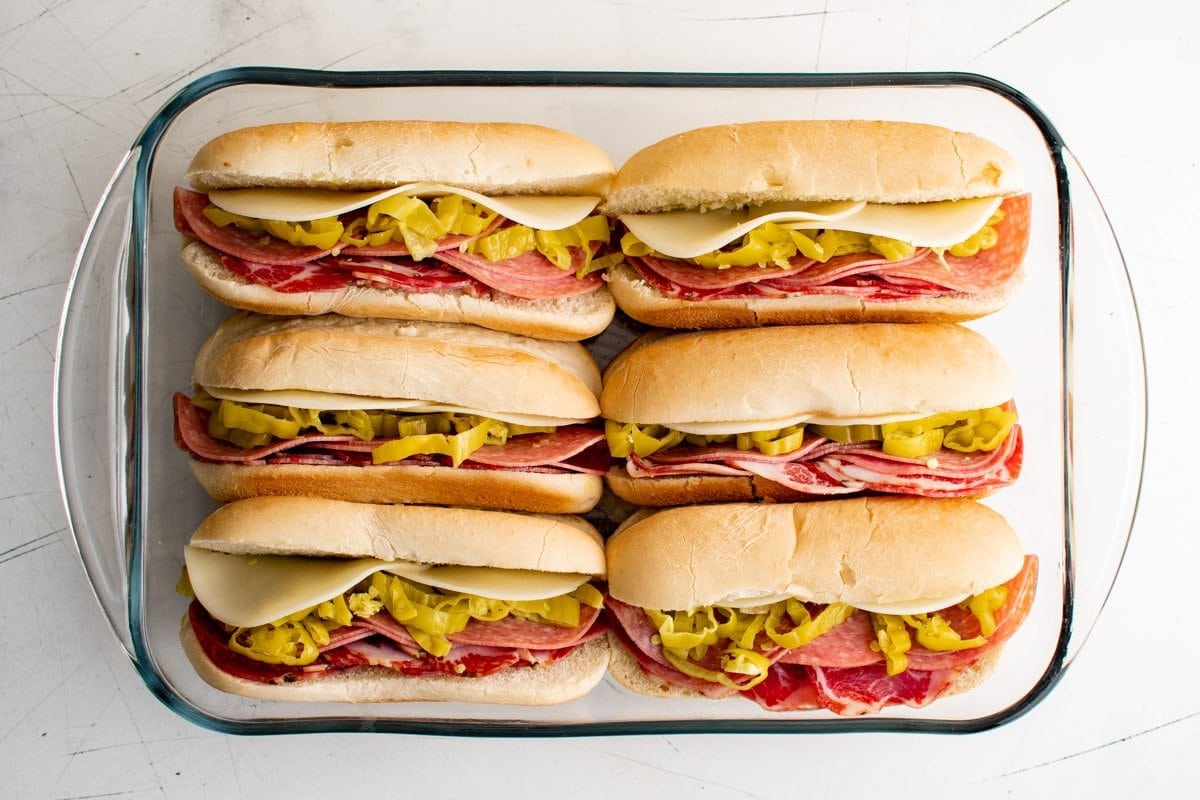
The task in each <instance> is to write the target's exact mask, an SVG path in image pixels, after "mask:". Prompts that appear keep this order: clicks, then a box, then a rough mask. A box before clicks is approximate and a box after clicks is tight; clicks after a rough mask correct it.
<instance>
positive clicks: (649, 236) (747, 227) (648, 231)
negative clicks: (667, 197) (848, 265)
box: [621, 200, 866, 258]
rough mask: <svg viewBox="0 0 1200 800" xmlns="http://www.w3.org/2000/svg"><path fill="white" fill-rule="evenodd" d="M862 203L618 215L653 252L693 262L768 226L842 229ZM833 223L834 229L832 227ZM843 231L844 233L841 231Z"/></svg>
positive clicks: (794, 204) (844, 202)
mask: <svg viewBox="0 0 1200 800" xmlns="http://www.w3.org/2000/svg"><path fill="white" fill-rule="evenodd" d="M865 205H866V203H862V202H857V203H856V202H853V201H850V200H846V201H841V202H830V203H772V204H770V205H764V206H755V207H754V208H750V209H745V210H739V211H726V210H720V209H718V210H714V211H703V212H701V211H664V212H661V213H658V214H622V215H621V222H623V223H625V227H626V228H628V229H629V231H630V232H631V233H632V234H633V235H634V236H636V237H638V238H639V239H641V240H642V241H643V242H645V243H646V244H647V245H649V246H650V247H652V248H653V249H654V250H657V251H658V252H660V253H662V254H663V255H665V256H670V257H671V258H695V257H696V256H699V255H703V254H705V253H711V252H712V251H713V250H717V249H718V248H721V247H724V246H725V245H727V244H729V243H730V242H732V241H733V240H735V239H740V238H741V237H742V236H745V235H746V234H747V233H749V232H750V231H752V230H754V229H755V228H757V227H758V226H759V225H764V224H766V223H768V222H775V223H779V224H785V223H786V227H796V225H792V224H791V223H811V224H812V225H813V226H815V227H818V228H826V227H837V228H839V229H843V228H842V225H841V223H842V220H844V219H846V218H847V217H848V216H850V215H852V214H854V213H855V212H857V211H859V210H861V209H862V207H863V206H865ZM835 223H836V225H835ZM843 230H844V229H843Z"/></svg>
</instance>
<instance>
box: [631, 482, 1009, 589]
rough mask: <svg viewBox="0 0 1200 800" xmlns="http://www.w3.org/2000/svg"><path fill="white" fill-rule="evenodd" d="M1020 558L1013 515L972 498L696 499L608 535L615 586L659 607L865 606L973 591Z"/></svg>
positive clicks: (998, 578)
mask: <svg viewBox="0 0 1200 800" xmlns="http://www.w3.org/2000/svg"><path fill="white" fill-rule="evenodd" d="M1023 558H1024V556H1023V552H1022V549H1021V545H1020V543H1019V542H1018V541H1017V537H1016V534H1014V533H1013V530H1012V528H1010V527H1009V525H1008V523H1007V522H1006V521H1005V520H1004V518H1003V517H1002V516H1000V515H999V514H998V513H996V512H995V511H992V510H991V509H990V508H988V507H986V506H983V505H980V504H978V503H976V502H974V501H971V500H957V499H953V500H931V499H927V498H855V499H850V500H832V501H826V502H812V503H798V504H778V505H772V504H744V503H737V504H730V505H713V506H687V507H682V508H671V509H666V510H663V511H659V512H655V513H652V514H649V515H646V516H641V517H635V518H631V520H630V521H627V522H626V524H625V525H624V526H623V527H622V528H621V529H619V530H618V531H617V533H616V534H614V535H613V537H612V538H611V539H609V542H608V569H609V574H608V588H609V592H610V593H611V594H612V596H613V597H615V598H617V599H618V600H620V601H622V602H625V603H630V604H632V605H636V606H640V607H643V608H656V609H670V610H681V609H689V608H695V607H697V606H703V605H720V604H723V603H726V602H729V601H732V600H738V599H745V598H760V597H768V596H772V595H788V596H792V597H797V598H799V599H801V600H804V601H811V602H816V603H832V602H843V603H849V604H850V605H852V606H856V607H858V606H864V605H866V606H870V605H881V604H890V603H904V602H919V601H923V600H935V599H939V598H946V597H952V596H954V595H958V594H975V593H978V592H981V591H983V590H984V589H988V588H991V587H993V586H997V585H999V584H1001V583H1004V582H1005V581H1007V580H1009V579H1010V578H1012V577H1013V576H1014V575H1016V574H1017V573H1018V572H1019V571H1020V569H1021V565H1022V561H1023Z"/></svg>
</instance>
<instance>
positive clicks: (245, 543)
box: [190, 497, 605, 575]
mask: <svg viewBox="0 0 1200 800" xmlns="http://www.w3.org/2000/svg"><path fill="white" fill-rule="evenodd" d="M190 544H191V545H192V546H194V547H201V548H204V549H207V550H216V551H218V552H222V553H231V554H234V555H248V554H259V555H294V556H312V557H344V558H380V559H383V560H385V561H399V560H403V561H416V562H420V563H423V564H450V565H455V566H469V567H502V568H505V569H530V570H540V571H544V572H574V573H579V574H585V575H604V572H605V562H604V547H603V545H602V544H601V539H600V534H599V533H598V532H597V531H596V529H595V528H593V527H592V526H591V525H589V524H588V523H587V522H585V521H584V520H583V519H581V518H579V517H567V516H549V515H533V514H514V513H509V512H504V511H483V510H479V509H470V508H445V507H442V506H405V505H388V506H383V505H370V504H368V503H348V502H345V501H342V500H320V499H316V498H311V497H252V498H249V499H246V500H238V501H236V502H233V503H228V504H226V505H223V506H221V507H220V508H218V509H217V510H216V511H214V512H213V513H212V514H210V515H209V516H208V518H207V519H205V520H204V522H202V523H200V527H199V528H197V529H196V532H195V533H194V534H193V535H192V539H191V542H190Z"/></svg>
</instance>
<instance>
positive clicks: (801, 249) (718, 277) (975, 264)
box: [621, 194, 1031, 301]
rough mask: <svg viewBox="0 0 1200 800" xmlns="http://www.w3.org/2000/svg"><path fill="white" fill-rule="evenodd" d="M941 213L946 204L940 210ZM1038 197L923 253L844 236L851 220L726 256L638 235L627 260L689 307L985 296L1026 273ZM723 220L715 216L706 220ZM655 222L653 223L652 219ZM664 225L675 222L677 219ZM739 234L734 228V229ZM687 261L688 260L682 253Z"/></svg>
mask: <svg viewBox="0 0 1200 800" xmlns="http://www.w3.org/2000/svg"><path fill="white" fill-rule="evenodd" d="M936 205H940V204H936ZM1030 208H1031V202H1030V196H1029V195H1028V194H1021V195H1014V196H1011V197H1005V198H1003V200H1002V201H1001V202H999V204H998V206H997V207H996V208H995V210H994V211H993V212H992V213H991V216H989V217H987V218H986V222H984V224H983V225H982V226H981V227H978V228H976V229H973V232H966V233H967V235H964V236H963V237H962V238H961V239H953V240H948V241H942V242H938V241H937V240H936V237H934V238H932V239H930V240H929V241H930V242H932V243H927V244H921V243H920V242H922V241H924V240H925V238H924V237H921V236H917V235H908V236H907V237H905V236H904V234H903V233H902V232H901V231H898V230H895V229H894V228H893V227H890V226H889V227H886V228H880V229H879V230H886V231H887V234H888V235H881V234H877V233H872V232H871V231H870V228H871V226H869V225H861V226H855V227H858V228H862V229H863V230H844V229H842V228H840V227H838V226H839V225H840V224H846V223H845V221H844V220H839V219H830V220H828V221H825V222H821V223H820V224H822V225H828V226H829V227H816V228H814V227H813V225H814V224H817V223H814V222H813V221H805V222H793V223H788V222H786V221H777V222H775V221H771V222H765V223H763V224H761V225H758V226H756V227H754V228H752V229H750V230H749V231H747V232H746V233H744V234H742V235H740V236H739V237H738V238H736V239H735V240H733V241H730V242H728V243H726V244H725V245H723V246H722V247H720V248H718V249H715V250H712V251H709V252H706V253H702V254H698V255H694V256H690V257H687V258H680V257H674V256H669V255H667V254H665V253H663V252H662V251H660V250H658V249H656V248H655V247H654V246H653V243H650V242H645V241H643V240H642V239H641V238H639V236H638V235H636V233H634V232H633V230H632V229H631V230H628V231H627V232H626V233H625V234H624V235H623V236H622V238H621V249H622V252H623V253H624V255H625V257H626V260H627V261H628V262H629V263H630V265H631V266H632V267H633V269H634V270H635V271H636V272H637V274H638V275H639V276H640V277H641V278H642V279H643V280H644V281H646V282H647V283H648V284H650V285H651V286H653V287H654V288H655V289H657V290H658V291H659V292H661V293H662V294H664V295H667V296H668V297H673V298H677V299H682V300H697V301H698V300H712V299H721V298H752V297H785V296H789V295H813V294H833V295H845V296H850V297H858V298H860V299H864V300H902V299H908V298H914V297H940V296H946V295H969V294H979V293H983V292H986V291H988V290H990V289H994V288H996V287H998V286H1001V285H1003V284H1004V283H1006V282H1007V281H1008V280H1010V279H1011V278H1013V276H1014V275H1016V274H1017V272H1018V271H1019V270H1020V267H1021V262H1022V259H1023V258H1024V255H1025V250H1026V248H1027V247H1028V243H1029V222H1030ZM708 213H715V212H708ZM647 216H650V215H647ZM661 216H669V213H668V214H666V215H661ZM735 230H736V228H735ZM678 252H684V251H682V250H681V251H678Z"/></svg>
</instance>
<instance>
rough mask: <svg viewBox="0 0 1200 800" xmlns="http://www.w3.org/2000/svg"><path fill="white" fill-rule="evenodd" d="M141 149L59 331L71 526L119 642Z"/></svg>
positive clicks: (100, 226)
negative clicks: (133, 229)
mask: <svg viewBox="0 0 1200 800" xmlns="http://www.w3.org/2000/svg"><path fill="white" fill-rule="evenodd" d="M137 155H138V151H137V150H136V149H135V150H131V151H130V152H129V153H127V154H126V155H125V158H124V159H122V161H121V163H120V164H119V165H118V166H117V169H116V171H115V172H114V173H113V176H112V178H111V179H110V180H109V183H108V186H107V187H106V188H105V190H104V194H103V195H102V196H101V198H100V203H99V205H98V206H97V208H96V212H95V214H93V215H92V219H91V222H90V223H89V225H88V230H87V233H86V234H85V236H84V239H83V244H82V245H80V248H79V252H78V254H77V255H76V257H75V265H74V269H73V271H72V273H71V280H70V283H69V284H68V287H67V298H66V302H65V304H64V306H63V315H62V321H61V324H60V325H59V332H58V353H57V365H58V369H57V371H56V372H55V376H54V410H53V411H54V413H53V416H54V442H55V449H56V456H57V462H58V479H59V487H60V489H61V491H62V496H63V502H64V504H65V506H66V511H67V524H68V526H69V528H70V531H71V535H72V536H73V537H74V540H75V546H76V548H77V549H78V550H79V555H80V558H81V560H82V561H83V567H84V570H86V572H87V575H88V579H89V580H90V581H91V584H92V591H93V592H94V593H95V595H96V599H97V600H98V601H99V602H100V607H101V609H102V610H103V611H104V614H105V616H106V617H107V618H108V623H109V625H110V626H111V627H112V629H113V632H114V633H115V634H116V636H117V640H118V641H120V642H121V645H122V646H123V647H124V648H125V651H126V652H127V653H129V655H130V657H131V658H132V657H133V645H132V641H131V638H130V633H129V619H128V598H129V556H128V552H129V549H128V544H129V542H128V530H129V527H128V524H127V523H128V509H129V508H130V505H131V503H130V499H131V498H130V497H129V493H130V491H132V488H131V485H130V484H129V482H128V475H129V470H128V464H129V459H130V458H131V448H130V435H131V432H132V419H131V415H132V413H133V402H132V400H133V394H132V389H133V385H132V380H133V379H132V374H131V372H130V366H131V365H130V363H129V359H128V356H127V354H128V352H129V345H130V310H131V307H132V304H133V302H134V294H133V292H134V282H133V281H130V280H128V279H127V273H128V271H129V269H130V234H131V225H132V204H133V179H134V174H135V172H136V166H137Z"/></svg>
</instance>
